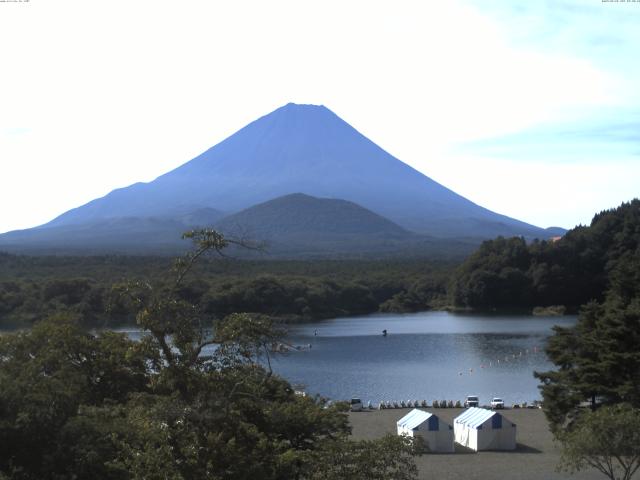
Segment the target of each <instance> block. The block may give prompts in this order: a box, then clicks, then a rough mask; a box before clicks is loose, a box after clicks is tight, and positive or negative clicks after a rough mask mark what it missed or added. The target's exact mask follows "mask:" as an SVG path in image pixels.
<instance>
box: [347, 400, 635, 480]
mask: <svg viewBox="0 0 640 480" xmlns="http://www.w3.org/2000/svg"><path fill="white" fill-rule="evenodd" d="M409 410H410V409H407V408H404V409H394V410H373V411H364V412H352V413H350V414H349V420H350V422H351V426H352V428H353V437H355V438H359V439H373V438H378V437H381V436H383V435H385V434H386V433H393V434H395V433H396V422H397V421H398V420H400V418H402V417H403V416H404V415H406V413H407V412H409ZM426 410H427V411H430V412H433V413H435V414H436V415H437V416H438V417H439V418H440V419H441V420H443V421H445V422H447V423H449V424H450V425H453V419H454V418H455V417H457V416H458V415H460V413H461V412H462V411H463V409H458V408H451V409H449V408H445V409H438V408H436V409H430V408H428V409H426ZM502 414H503V415H504V416H505V418H507V419H508V420H510V421H512V422H514V423H515V424H516V425H517V427H516V428H517V433H516V439H517V442H518V448H517V449H516V450H515V451H511V452H478V453H473V452H471V453H469V452H468V451H466V449H463V448H462V447H460V448H458V447H456V450H457V451H456V453H449V454H446V453H441V454H433V453H432V454H425V455H422V456H420V457H418V458H417V460H416V463H417V464H418V468H419V469H420V477H419V478H421V479H423V478H424V479H435V480H448V479H456V480H475V479H482V480H485V479H486V480H501V479H504V480H511V479H513V480H557V479H575V480H578V479H579V480H582V479H584V480H591V479H594V480H597V479H600V480H602V479H604V478H606V477H604V476H603V475H602V474H601V473H599V472H597V471H595V470H591V471H588V472H580V473H577V474H574V475H570V474H568V473H558V472H556V469H555V468H556V465H557V463H558V459H559V457H560V454H559V449H558V447H557V446H556V445H555V444H554V442H553V437H552V435H551V432H550V431H549V429H548V427H547V421H546V419H545V417H544V414H543V413H542V410H537V409H535V410H534V409H515V410H504V411H503V412H502ZM463 450H464V451H463ZM635 478H638V479H640V475H635V476H634V479H635Z"/></svg>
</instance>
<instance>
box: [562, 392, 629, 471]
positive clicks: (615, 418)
mask: <svg viewBox="0 0 640 480" xmlns="http://www.w3.org/2000/svg"><path fill="white" fill-rule="evenodd" d="M560 440H561V442H562V459H561V464H560V466H561V468H563V469H565V470H568V471H569V472H571V473H575V472H579V471H582V470H584V469H587V468H594V469H596V470H598V471H599V472H601V473H602V474H603V475H605V476H606V477H608V478H610V479H611V480H630V479H631V478H632V477H633V475H634V474H635V472H636V471H638V469H640V410H639V409H637V408H632V407H630V406H629V405H627V404H620V405H616V406H605V407H602V408H600V409H598V410H596V411H595V412H585V413H584V415H582V416H581V418H580V419H579V421H578V422H577V424H576V425H575V427H574V428H573V429H571V430H570V431H569V432H567V433H564V434H562V435H561V436H560Z"/></svg>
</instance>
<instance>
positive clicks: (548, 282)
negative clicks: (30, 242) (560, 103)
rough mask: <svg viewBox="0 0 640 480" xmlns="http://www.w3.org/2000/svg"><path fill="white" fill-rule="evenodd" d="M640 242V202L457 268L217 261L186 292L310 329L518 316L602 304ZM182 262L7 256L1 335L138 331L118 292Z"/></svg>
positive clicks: (203, 305) (1, 282)
mask: <svg viewBox="0 0 640 480" xmlns="http://www.w3.org/2000/svg"><path fill="white" fill-rule="evenodd" d="M639 237H640V201H638V200H633V201H631V202H629V203H625V204H623V205H621V206H620V207H618V208H617V209H613V210H609V211H604V212H602V213H599V214H597V215H596V216H595V217H594V219H593V221H592V223H591V225H590V226H588V227H587V226H579V227H577V228H574V229H573V230H570V231H569V232H568V233H567V234H566V235H565V236H564V237H562V238H561V239H560V240H558V241H556V242H551V241H533V242H530V243H527V242H526V241H525V240H524V239H522V238H509V239H507V238H502V237H500V238H497V239H495V240H491V241H487V242H484V243H483V244H482V245H481V246H480V248H479V249H478V250H477V251H476V252H475V253H473V254H472V255H471V256H470V257H468V258H467V260H466V261H464V263H462V264H461V265H457V264H456V263H452V262H451V261H450V260H446V261H445V260H443V261H441V262H438V261H435V260H426V259H411V260H409V259H404V260H403V259H384V260H378V261H373V260H307V261H302V260H301V261H284V260H279V261H276V260H246V259H245V260H241V259H232V258H227V257H217V258H211V259H207V260H205V261H203V262H202V263H201V264H199V265H198V266H197V269H196V272H195V273H197V276H195V277H194V279H192V280H190V281H189V282H186V283H185V284H184V285H183V286H182V287H181V291H180V292H179V293H180V295H182V298H183V299H185V300H188V301H191V302H193V303H194V304H196V305H198V308H199V309H201V311H202V312H204V313H206V314H209V315H212V316H220V315H222V316H224V315H226V314H229V313H232V312H250V313H261V314H267V315H270V316H273V317H277V318H279V319H280V320H283V321H289V322H296V321H309V320H317V319H323V318H330V317H335V316H342V315H345V316H348V315H359V314H367V313H372V312H377V311H381V312H413V311H420V310H428V309H432V308H446V307H448V306H454V307H462V308H472V309H478V310H482V309H495V310H500V309H519V310H522V311H531V309H532V308H534V307H537V306H543V307H544V306H552V305H563V306H566V307H567V308H568V311H577V309H578V307H579V306H580V305H583V304H585V303H587V302H588V301H590V300H598V301H601V300H603V298H604V294H605V291H606V290H607V288H609V286H610V285H611V283H612V282H613V281H615V275H618V273H616V272H618V271H619V270H620V268H622V266H624V265H625V264H627V263H628V261H629V260H628V259H629V258H630V256H632V255H634V252H636V251H637V249H638V245H639V243H640V241H639ZM170 269H171V260H170V259H168V258H166V257H141V256H89V257H83V256H77V257H72V256H60V257H56V256H25V255H10V254H7V253H4V254H3V253H0V328H11V327H25V326H30V325H32V324H33V323H34V322H36V321H37V320H38V319H41V318H44V317H46V316H48V315H51V314H54V313H60V312H67V313H72V314H74V315H76V317H77V318H79V319H81V321H82V323H83V324H84V325H85V326H92V327H113V326H118V325H123V324H131V323H133V322H134V317H133V314H132V312H131V311H130V310H129V309H127V308H126V306H125V305H123V304H122V299H121V298H119V297H118V295H114V292H113V289H112V286H113V285H114V284H116V283H119V282H121V281H123V280H124V279H127V278H136V279H139V280H140V281H145V282H149V283H156V282H162V281H166V278H167V277H166V275H165V274H166V272H168V271H169V270H170Z"/></svg>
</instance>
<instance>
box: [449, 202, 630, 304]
mask: <svg viewBox="0 0 640 480" xmlns="http://www.w3.org/2000/svg"><path fill="white" fill-rule="evenodd" d="M638 248H640V200H637V199H636V200H633V201H631V202H629V203H624V204H622V205H621V206H620V207H618V208H617V209H614V210H609V211H605V212H602V213H600V214H598V215H596V216H595V217H594V218H593V221H592V222H591V225H590V226H589V227H576V228H574V229H573V230H570V231H569V232H567V234H566V235H565V236H564V237H562V238H561V239H560V240H559V241H557V242H547V241H541V242H540V241H534V242H532V243H530V244H528V245H527V244H526V242H525V241H524V239H521V238H510V239H505V238H501V237H499V238H497V239H496V240H490V241H487V242H484V243H483V244H482V245H481V246H480V248H479V249H478V250H477V251H476V252H475V253H474V254H472V255H471V256H470V257H469V258H468V259H467V260H466V261H465V262H464V263H463V264H462V265H461V266H460V267H459V268H458V269H457V270H456V272H455V274H454V275H453V278H452V281H451V285H450V289H449V298H450V300H451V302H452V303H453V304H455V305H459V306H467V307H473V308H527V309H529V308H531V307H535V306H550V305H566V306H568V307H570V308H572V309H577V308H578V307H579V306H580V305H583V304H585V303H587V302H589V301H591V300H596V301H602V300H603V299H604V295H605V292H606V290H607V289H608V288H610V287H611V286H613V283H614V282H616V281H617V282H620V281H622V282H623V283H625V284H626V285H633V284H634V283H633V282H630V281H629V279H630V277H633V276H634V275H635V276H636V280H637V275H638V274H637V270H636V271H635V272H634V270H632V269H630V268H629V267H628V264H629V260H630V258H631V257H633V256H634V255H635V254H636V253H635V252H637V250H638ZM636 284H637V283H636Z"/></svg>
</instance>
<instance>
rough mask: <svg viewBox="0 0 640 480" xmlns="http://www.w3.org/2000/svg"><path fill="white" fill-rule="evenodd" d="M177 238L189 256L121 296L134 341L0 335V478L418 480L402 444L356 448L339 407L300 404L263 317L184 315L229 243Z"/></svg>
mask: <svg viewBox="0 0 640 480" xmlns="http://www.w3.org/2000/svg"><path fill="white" fill-rule="evenodd" d="M185 238H189V239H192V240H193V241H194V244H195V248H194V250H193V251H192V252H190V253H188V254H187V255H186V256H184V257H183V258H181V259H179V260H178V261H176V263H175V266H174V268H173V270H172V271H171V273H170V274H169V275H168V276H167V277H166V278H163V279H159V280H156V281H154V282H128V283H126V284H124V285H120V286H118V287H117V288H116V289H115V291H116V292H117V293H118V297H119V298H120V299H126V300H127V301H126V302H125V303H124V304H126V305H128V307H129V308H131V309H132V310H133V311H135V313H136V319H137V322H138V325H139V326H140V327H141V328H142V329H143V330H144V332H145V334H144V335H143V336H142V338H141V339H140V341H138V342H134V341H132V340H130V339H128V338H127V337H126V336H125V335H123V334H116V333H113V332H100V333H98V334H92V333H89V332H87V331H85V330H84V329H82V328H81V326H80V325H81V324H82V322H81V320H82V319H77V318H52V319H50V320H49V321H43V322H40V323H38V324H37V325H36V327H35V328H34V329H33V330H31V331H25V332H21V333H18V334H14V335H6V336H4V335H3V336H2V337H0V478H2V476H3V475H4V476H6V477H8V478H11V479H12V480H18V479H19V480H31V479H39V478H105V479H109V480H138V479H139V480H142V479H153V478H169V479H175V480H186V479H193V478H214V479H254V478H260V479H265V480H269V479H273V480H280V479H282V480H284V479H296V478H298V479H305V478H320V477H318V475H319V473H318V472H321V471H322V469H323V468H324V465H323V464H319V463H318V462H327V461H329V459H331V455H332V454H336V455H338V454H339V453H341V452H343V451H344V452H347V453H348V454H349V457H348V458H349V460H348V463H349V465H351V466H352V470H353V471H355V472H371V476H370V478H389V479H398V480H404V479H407V478H412V475H413V473H412V472H415V465H414V464H413V463H412V456H413V454H414V453H415V452H414V451H413V450H412V449H411V447H410V446H409V445H407V444H405V443H403V442H402V441H400V440H395V439H392V440H390V439H383V440H381V441H372V442H367V443H354V442H351V441H350V440H349V439H348V434H349V432H350V428H349V425H348V419H347V415H346V409H347V406H346V404H340V403H337V404H335V405H331V406H327V405H326V404H325V402H324V401H323V400H322V399H319V398H310V397H301V396H298V395H296V394H295V392H294V391H293V389H292V388H291V386H290V385H289V383H288V382H287V381H286V380H284V379H282V378H279V377H278V376H277V375H275V374H274V373H273V371H272V370H271V368H270V357H271V355H272V352H271V347H272V345H273V343H274V342H277V341H280V336H281V332H280V331H279V329H278V327H277V325H274V323H273V322H272V321H271V320H270V319H269V318H267V317H264V316H256V315H249V314H246V313H245V314H243V313H235V314H231V315H228V316H226V317H225V318H222V319H217V318H214V317H212V316H210V315H207V314H205V313H204V312H203V311H201V309H200V308H199V307H198V306H197V305H195V304H193V303H191V301H190V300H189V299H190V297H191V295H184V289H183V285H184V282H185V279H186V277H187V275H188V274H189V273H191V272H192V271H193V269H194V266H195V265H196V262H197V261H198V259H199V258H201V257H202V256H203V255H205V254H207V253H209V252H214V253H216V252H217V253H219V254H221V252H222V250H223V249H224V248H226V247H227V246H228V245H229V244H230V243H232V241H230V240H228V239H225V238H224V237H223V236H222V235H220V234H219V233H217V232H215V231H213V230H202V231H197V232H190V233H188V234H186V235H185ZM120 306H121V307H122V306H123V304H122V303H121V304H120ZM371 452H377V453H376V454H375V455H374V454H372V453H371ZM372 455H373V456H372ZM385 455H386V456H385ZM340 472H342V470H337V471H336V473H335V474H334V476H333V477H332V478H349V477H345V476H340V475H341V473H340ZM381 472H382V473H381ZM407 472H408V473H407ZM383 474H384V475H383ZM376 475H377V476H376ZM381 475H383V476H381ZM357 478H364V477H363V476H360V477H357Z"/></svg>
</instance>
